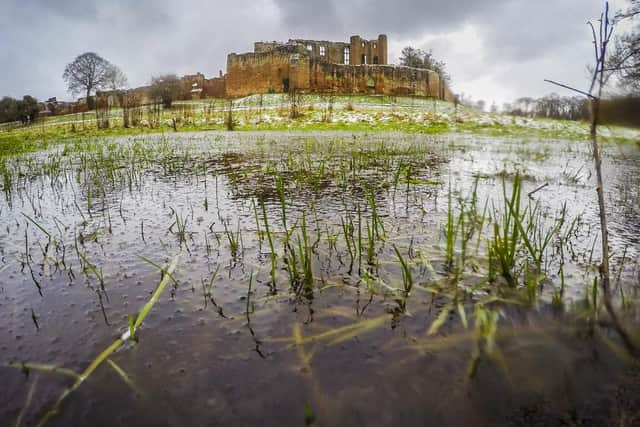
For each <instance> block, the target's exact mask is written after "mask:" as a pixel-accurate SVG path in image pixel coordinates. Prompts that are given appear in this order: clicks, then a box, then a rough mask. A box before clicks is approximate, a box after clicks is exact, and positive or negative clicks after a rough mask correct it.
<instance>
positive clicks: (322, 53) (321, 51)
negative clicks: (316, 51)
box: [320, 46, 324, 56]
mask: <svg viewBox="0 0 640 427" xmlns="http://www.w3.org/2000/svg"><path fill="white" fill-rule="evenodd" d="M320 56H324V46H320Z"/></svg>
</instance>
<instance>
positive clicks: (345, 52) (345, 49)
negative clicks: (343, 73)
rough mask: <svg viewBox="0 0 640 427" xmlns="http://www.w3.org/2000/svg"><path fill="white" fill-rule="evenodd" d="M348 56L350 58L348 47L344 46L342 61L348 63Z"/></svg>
mask: <svg viewBox="0 0 640 427" xmlns="http://www.w3.org/2000/svg"><path fill="white" fill-rule="evenodd" d="M350 58H351V52H350V49H349V48H348V47H345V48H344V58H343V61H342V62H343V63H345V64H347V65H349V62H350Z"/></svg>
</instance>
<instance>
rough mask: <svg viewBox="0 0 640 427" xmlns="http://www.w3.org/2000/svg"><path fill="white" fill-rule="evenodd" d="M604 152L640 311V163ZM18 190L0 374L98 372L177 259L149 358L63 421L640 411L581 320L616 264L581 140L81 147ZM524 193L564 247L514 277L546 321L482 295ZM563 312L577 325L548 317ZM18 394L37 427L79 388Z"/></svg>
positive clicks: (624, 281) (121, 360) (11, 180)
mask: <svg viewBox="0 0 640 427" xmlns="http://www.w3.org/2000/svg"><path fill="white" fill-rule="evenodd" d="M605 155H606V157H605V161H604V170H605V172H606V176H605V183H606V191H607V197H608V199H607V207H608V210H609V213H610V214H609V225H610V232H611V246H612V251H613V260H612V270H613V271H614V274H615V276H614V277H615V279H616V280H615V282H616V286H621V289H622V293H621V295H624V297H625V298H627V299H628V300H629V301H634V300H635V299H636V298H637V295H636V292H637V288H638V286H640V284H639V283H638V279H637V276H636V275H637V274H638V271H637V268H638V266H637V264H636V263H637V261H636V260H637V259H638V256H639V255H640V238H639V237H638V236H639V235H640V234H639V232H640V219H639V218H640V216H639V215H638V214H639V213H640V212H639V210H640V190H639V189H640V150H639V149H638V148H637V147H627V146H616V145H609V146H606V147H605ZM0 173H1V174H3V175H4V181H0V182H4V184H3V187H2V188H3V189H4V195H3V198H2V199H0V248H1V249H0V256H1V260H0V272H1V275H2V276H1V277H2V281H1V283H0V324H2V328H0V354H2V358H1V360H0V362H3V363H18V364H19V363H20V362H34V363H35V362H39V363H43V364H47V365H48V366H49V365H52V366H53V365H55V366H58V367H65V368H69V369H72V370H74V371H76V372H78V373H80V372H82V371H83V370H84V369H85V368H86V367H87V366H88V365H89V363H90V362H91V361H92V360H93V359H94V358H95V357H96V356H97V355H99V354H100V353H101V352H102V351H103V350H104V349H105V348H107V347H108V346H109V345H110V344H111V343H112V342H113V340H114V339H116V338H117V337H118V336H120V335H121V334H122V333H124V332H125V331H126V330H127V327H128V318H129V316H130V315H135V314H136V313H138V312H139V311H140V310H141V308H142V307H143V306H144V305H145V303H146V302H147V301H148V300H149V298H150V297H151V294H152V293H153V291H154V289H155V287H156V286H157V284H158V283H159V282H160V280H161V279H162V277H163V275H162V273H161V271H160V268H163V267H162V266H166V265H168V264H169V262H170V261H171V260H172V259H174V257H175V256H176V255H178V254H179V256H180V261H179V264H178V267H177V269H176V272H175V273H174V274H173V275H172V278H171V280H170V281H169V284H168V285H167V288H166V290H165V291H164V293H163V294H162V295H161V297H160V299H159V301H158V302H157V304H155V305H154V306H153V309H152V310H151V312H150V314H149V315H148V317H147V318H146V319H145V321H144V324H143V325H142V327H141V328H140V330H139V331H138V337H139V342H138V344H136V345H133V344H130V343H128V344H125V345H124V346H123V347H122V348H120V349H118V350H117V351H116V352H115V353H113V354H112V355H111V356H110V358H109V360H111V362H105V363H103V364H101V365H100V366H99V367H98V369H96V370H95V371H94V372H93V373H92V374H91V375H90V376H89V378H88V379H87V380H86V381H85V382H84V383H83V384H82V385H81V386H80V387H78V388H77V390H74V391H73V392H72V393H71V394H69V396H68V397H66V398H65V399H64V402H62V404H61V405H60V406H59V408H57V409H59V412H58V413H57V414H56V416H54V417H51V418H50V419H49V420H48V422H47V425H60V426H62V425H84V424H92V425H109V426H111V425H207V424H221V425H249V424H251V425H278V426H282V425H302V424H304V423H305V422H307V423H308V424H312V423H313V424H314V425H415V424H425V423H432V424H434V425H532V424H534V425H561V424H562V425H564V424H566V423H569V424H571V423H582V424H586V425H602V424H603V423H604V424H606V423H608V422H610V421H611V420H613V421H618V420H621V419H627V418H625V417H632V416H635V412H637V411H638V410H640V405H638V400H637V397H634V396H638V393H637V391H638V390H639V388H638V379H639V377H638V376H637V375H635V374H630V373H629V371H628V366H627V365H626V364H625V363H624V361H623V360H621V359H620V358H619V357H618V356H617V353H616V351H615V349H616V344H615V335H614V334H611V333H607V331H604V332H602V331H601V332H593V331H592V329H593V328H590V326H589V324H586V323H588V322H584V319H583V321H574V320H573V319H574V317H573V316H574V314H573V313H575V310H573V309H572V307H574V308H575V307H580V306H581V305H583V304H584V302H583V300H584V299H585V295H587V298H588V295H589V292H590V291H591V289H592V286H591V285H592V283H593V280H594V277H596V275H597V268H596V263H597V262H598V259H599V249H598V248H599V241H598V236H599V234H598V221H599V219H598V213H597V206H596V193H595V174H594V172H593V165H592V160H591V158H590V151H589V146H588V144H587V143H585V142H572V141H539V140H527V141H523V140H515V139H499V138H498V139H497V138H482V137H476V136H464V135H444V136H425V135H401V134H377V133H371V134H366V133H357V134H352V133H350V132H345V133H343V132H335V133H334V132H327V133H317V134H310V133H190V134H167V135H155V136H147V137H144V138H114V139H95V140H87V141H81V142H76V143H67V144H66V145H61V146H60V147H56V148H54V149H52V150H49V151H47V152H41V153H35V154H33V155H28V156H23V157H21V158H19V159H11V160H7V161H6V163H5V164H4V166H3V167H2V168H0ZM514 182H520V183H521V186H522V188H521V192H520V193H521V196H520V205H521V218H522V219H525V218H526V219H527V221H529V222H528V223H526V224H525V226H527V227H531V228H527V230H529V229H531V230H533V231H532V232H531V233H532V234H531V239H532V242H533V244H534V245H543V244H545V245H546V246H545V250H543V251H542V255H541V258H540V260H539V265H533V264H536V263H535V262H533V261H532V260H531V259H529V260H528V261H526V262H523V263H519V264H517V265H515V266H514V268H513V275H514V276H515V277H516V279H515V280H516V281H517V282H518V283H519V285H518V287H525V286H526V283H525V282H527V283H529V282H531V281H533V280H537V279H536V278H537V277H539V276H540V275H541V273H542V271H538V270H542V269H543V270H544V273H545V274H544V280H542V279H541V280H540V282H539V283H538V282H536V284H535V285H534V288H535V289H536V290H535V291H534V293H535V295H534V296H533V297H532V298H533V303H534V305H536V306H538V307H539V309H538V310H529V309H527V308H526V307H524V306H525V305H527V304H525V303H524V302H523V301H519V302H518V304H517V305H515V306H512V305H511V303H510V302H506V303H504V301H498V300H499V299H503V300H510V299H511V300H513V299H515V297H511V296H509V295H506V294H504V293H501V292H497V291H494V290H495V289H497V285H495V286H494V285H492V284H490V283H488V282H487V278H488V277H489V276H490V275H491V268H490V267H489V265H490V264H492V263H494V264H495V259H494V260H493V261H492V260H491V258H490V256H489V250H488V247H489V246H490V245H491V242H492V241H493V240H495V235H494V233H495V231H494V228H493V223H494V222H496V223H498V224H500V223H501V221H502V223H503V222H504V221H503V219H504V217H505V216H507V215H508V209H507V210H505V208H504V206H505V203H504V195H507V199H508V198H509V197H510V196H511V194H512V193H511V192H512V188H513V186H514ZM283 211H284V215H283ZM461 212H462V214H461ZM527 224H528V225H527ZM448 225H449V226H451V229H450V230H452V231H455V233H457V237H456V240H455V247H454V248H453V249H452V251H451V252H448V245H447V233H446V230H447V227H448ZM512 226H513V224H512ZM267 228H268V232H267ZM536 233H537V234H536ZM462 236H465V237H464V238H463V237H462ZM547 236H551V237H549V239H548V241H546V240H545V239H546V238H547ZM463 241H464V244H463ZM272 245H273V252H272ZM463 246H464V247H463ZM518 250H519V253H518V254H517V255H518V256H520V257H523V259H525V260H526V259H527V256H526V253H525V249H523V245H519V249H518ZM272 253H273V254H274V255H273V256H272ZM272 260H273V261H272ZM154 264H155V265H154ZM272 267H273V268H272ZM165 268H166V267H165ZM274 278H275V282H274V280H273V279H274ZM494 279H495V280H496V281H497V282H498V283H500V281H501V280H502V281H504V280H505V279H504V277H500V275H499V274H496V277H494ZM250 287H251V288H250ZM560 293H561V298H562V300H563V301H564V304H565V307H567V308H568V311H569V312H571V313H572V314H559V313H557V312H554V311H553V310H551V309H549V308H548V307H550V304H551V302H552V300H553V299H554V296H555V297H557V295H559V294H560ZM519 295H520V294H519ZM458 298H460V299H458ZM491 298H493V299H492V300H490V299H491ZM518 298H520V297H518ZM478 301H481V302H483V301H484V303H482V304H477V302H478ZM531 302H532V301H529V303H531ZM458 303H459V304H458ZM478 307H480V308H478ZM485 308H486V311H482V310H484V309H485ZM443 310H444V314H442V313H443ZM460 311H462V312H463V313H464V314H463V315H462V314H460ZM578 312H579V310H578ZM494 315H495V316H497V317H496V321H497V322H498V323H497V331H498V332H497V334H495V335H493V334H491V333H490V331H491V330H492V329H491V328H492V326H491V325H492V323H491V319H492V317H491V316H494ZM565 316H566V318H565ZM482 319H484V320H482ZM570 319H571V320H570ZM483 322H484V323H483ZM434 323H438V324H441V326H440V327H437V328H434ZM465 323H467V327H466V328H465V325H464V324H465ZM430 331H431V332H432V334H430V335H429V332H430ZM483 334H484V335H483ZM493 341H495V342H493ZM612 343H613V344H612ZM492 349H493V351H492ZM112 362H113V363H115V366H116V367H115V368H114V367H113V366H112V365H111V364H110V363H112ZM118 369H121V371H123V372H124V373H125V374H124V375H125V378H128V379H129V383H128V381H125V380H124V379H123V375H121V374H119V373H118V372H117V370H118ZM470 372H472V373H473V374H474V375H472V376H470ZM26 373H28V375H26ZM585 373H587V374H585ZM0 378H1V381H2V384H3V387H2V390H1V391H0V398H1V399H2V401H3V402H5V403H4V405H3V407H2V409H1V410H0V420H2V424H13V423H15V421H16V420H17V419H20V420H21V421H22V422H23V423H24V425H32V424H37V423H38V421H39V420H41V419H42V417H43V416H45V414H46V413H47V411H48V410H50V409H51V408H52V407H54V406H55V402H56V400H57V399H58V398H59V396H60V395H61V393H63V392H64V390H65V387H68V386H69V385H71V384H72V383H73V378H70V377H69V376H65V375H63V374H61V373H60V372H43V371H39V370H38V369H35V368H32V369H22V370H21V369H16V368H15V367H1V368H0ZM34 384H35V385H34ZM26 402H28V406H27V407H26V409H24V410H23V408H24V407H25V403H26ZM427 420H428V421H427ZM613 421H612V422H613ZM563 423H564V424H563Z"/></svg>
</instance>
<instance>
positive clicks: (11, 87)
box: [0, 0, 623, 98]
mask: <svg viewBox="0 0 640 427" xmlns="http://www.w3.org/2000/svg"><path fill="white" fill-rule="evenodd" d="M615 1H616V0H614V2H615ZM617 1H619V2H620V1H623V0H617ZM601 3H602V2H601V0H557V1H551V0H540V1H532V0H483V1H479V0H449V1H446V2H445V1H433V0H431V1H429V0H427V1H425V0H396V1H389V0H385V1H371V0H351V1H348V0H234V1H233V2H229V1H224V2H222V1H211V0H181V1H179V2H176V1H175V0H138V1H135V2H134V1H128V0H111V1H98V0H83V1H75V0H58V1H55V2H54V1H48V0H31V1H18V0H8V1H7V3H6V4H5V5H3V10H2V12H3V13H2V15H0V64H2V71H1V73H2V74H1V75H0V95H5V94H6V95H11V96H22V95H23V94H25V93H31V94H34V95H35V96H37V97H39V98H45V97H48V96H58V97H62V98H65V97H66V98H68V97H69V95H68V94H66V88H65V87H64V82H63V81H62V78H61V76H62V71H63V69H64V66H65V65H66V63H68V62H69V61H71V60H72V59H73V58H74V57H75V56H76V55H78V54H80V53H82V52H85V51H95V52H98V53H99V54H101V55H102V56H104V57H105V58H107V59H109V60H110V61H112V62H113V63H115V64H117V65H119V66H120V67H121V68H122V69H123V70H124V71H125V73H126V74H127V75H128V77H129V80H130V82H131V83H132V84H133V85H142V84H145V83H147V82H148V81H149V79H150V77H151V76H152V75H156V74H159V73H162V72H176V73H179V74H186V73H194V72H196V71H201V72H203V73H204V74H205V75H207V76H212V75H217V74H218V71H219V70H224V69H225V66H226V55H227V53H229V52H244V51H248V50H251V48H252V43H253V41H255V40H287V39H288V38H297V37H304V38H317V39H332V40H348V39H349V36H350V35H352V34H360V35H362V36H363V37H371V38H373V37H376V36H377V35H378V34H379V33H386V34H387V35H388V36H389V43H390V57H391V58H392V59H393V58H397V56H398V54H399V51H400V49H401V48H402V47H403V46H405V45H407V44H411V45H414V46H418V47H422V48H424V49H433V50H434V53H435V54H436V55H437V56H439V57H442V58H443V59H445V60H446V61H447V63H448V64H449V65H450V68H451V70H452V72H453V77H454V81H456V82H457V83H459V84H460V86H461V87H464V89H465V90H466V91H474V90H478V91H479V92H482V91H483V90H485V89H486V87H488V86H490V85H494V86H495V87H500V88H503V89H504V93H505V94H512V95H513V96H518V95H519V94H520V92H527V91H531V90H532V88H535V92H536V93H534V94H541V93H542V91H544V90H545V88H544V87H538V86H537V85H532V84H530V81H533V80H535V79H538V74H540V73H547V75H553V73H552V71H553V69H556V70H558V73H557V74H561V75H562V76H563V77H566V78H567V79H582V78H583V77H584V65H585V64H586V62H588V61H590V59H591V58H590V55H591V50H590V49H591V46H590V44H589V40H588V33H587V32H586V26H585V25H584V24H585V21H586V19H588V18H589V17H593V16H597V15H598V12H599V10H600V7H601V6H602V4H601ZM470 28H471V29H472V30H473V31H470V30H469V29H470ZM545 68H549V69H548V70H547V69H545ZM510 70H513V72H512V71H510ZM515 73H517V74H515ZM538 80H539V79H538ZM474 85H476V86H475V87H474ZM527 94H530V93H527ZM504 96H508V95H504Z"/></svg>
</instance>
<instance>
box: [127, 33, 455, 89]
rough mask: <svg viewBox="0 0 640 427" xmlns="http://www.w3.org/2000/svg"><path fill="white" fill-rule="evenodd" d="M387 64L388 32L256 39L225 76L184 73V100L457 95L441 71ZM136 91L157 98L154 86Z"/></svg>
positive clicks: (235, 58)
mask: <svg viewBox="0 0 640 427" xmlns="http://www.w3.org/2000/svg"><path fill="white" fill-rule="evenodd" d="M345 62H347V63H345ZM372 62H377V64H373V63H372ZM386 63H387V37H386V36H385V35H380V36H378V38H377V39H374V40H364V39H362V38H361V37H359V36H352V37H351V40H350V42H349V43H342V42H329V41H314V40H303V39H295V40H289V41H288V42H287V43H278V42H256V43H255V45H254V52H250V53H244V54H235V53H231V54H229V55H228V57H227V74H225V75H224V76H223V75H222V72H220V77H215V78H211V79H207V78H205V76H204V75H203V74H201V73H197V74H193V75H187V76H184V77H182V82H183V93H181V94H180V96H179V97H178V99H180V100H187V99H194V98H238V97H243V96H247V95H253V94H260V93H283V92H288V91H289V90H291V89H296V90H300V91H302V92H321V93H327V92H330V93H344V94H383V95H414V96H423V97H434V98H438V99H444V100H448V101H453V100H454V98H455V95H454V94H453V93H452V92H451V90H450V89H449V87H448V86H447V84H446V83H445V82H444V81H443V80H442V78H441V77H440V75H439V74H438V73H436V72H434V71H431V70H425V69H418V68H409V67H401V66H394V65H386ZM135 91H137V92H138V93H139V94H140V96H141V97H142V99H144V100H145V101H151V100H149V99H148V98H149V97H148V92H149V90H148V88H139V89H135Z"/></svg>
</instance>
